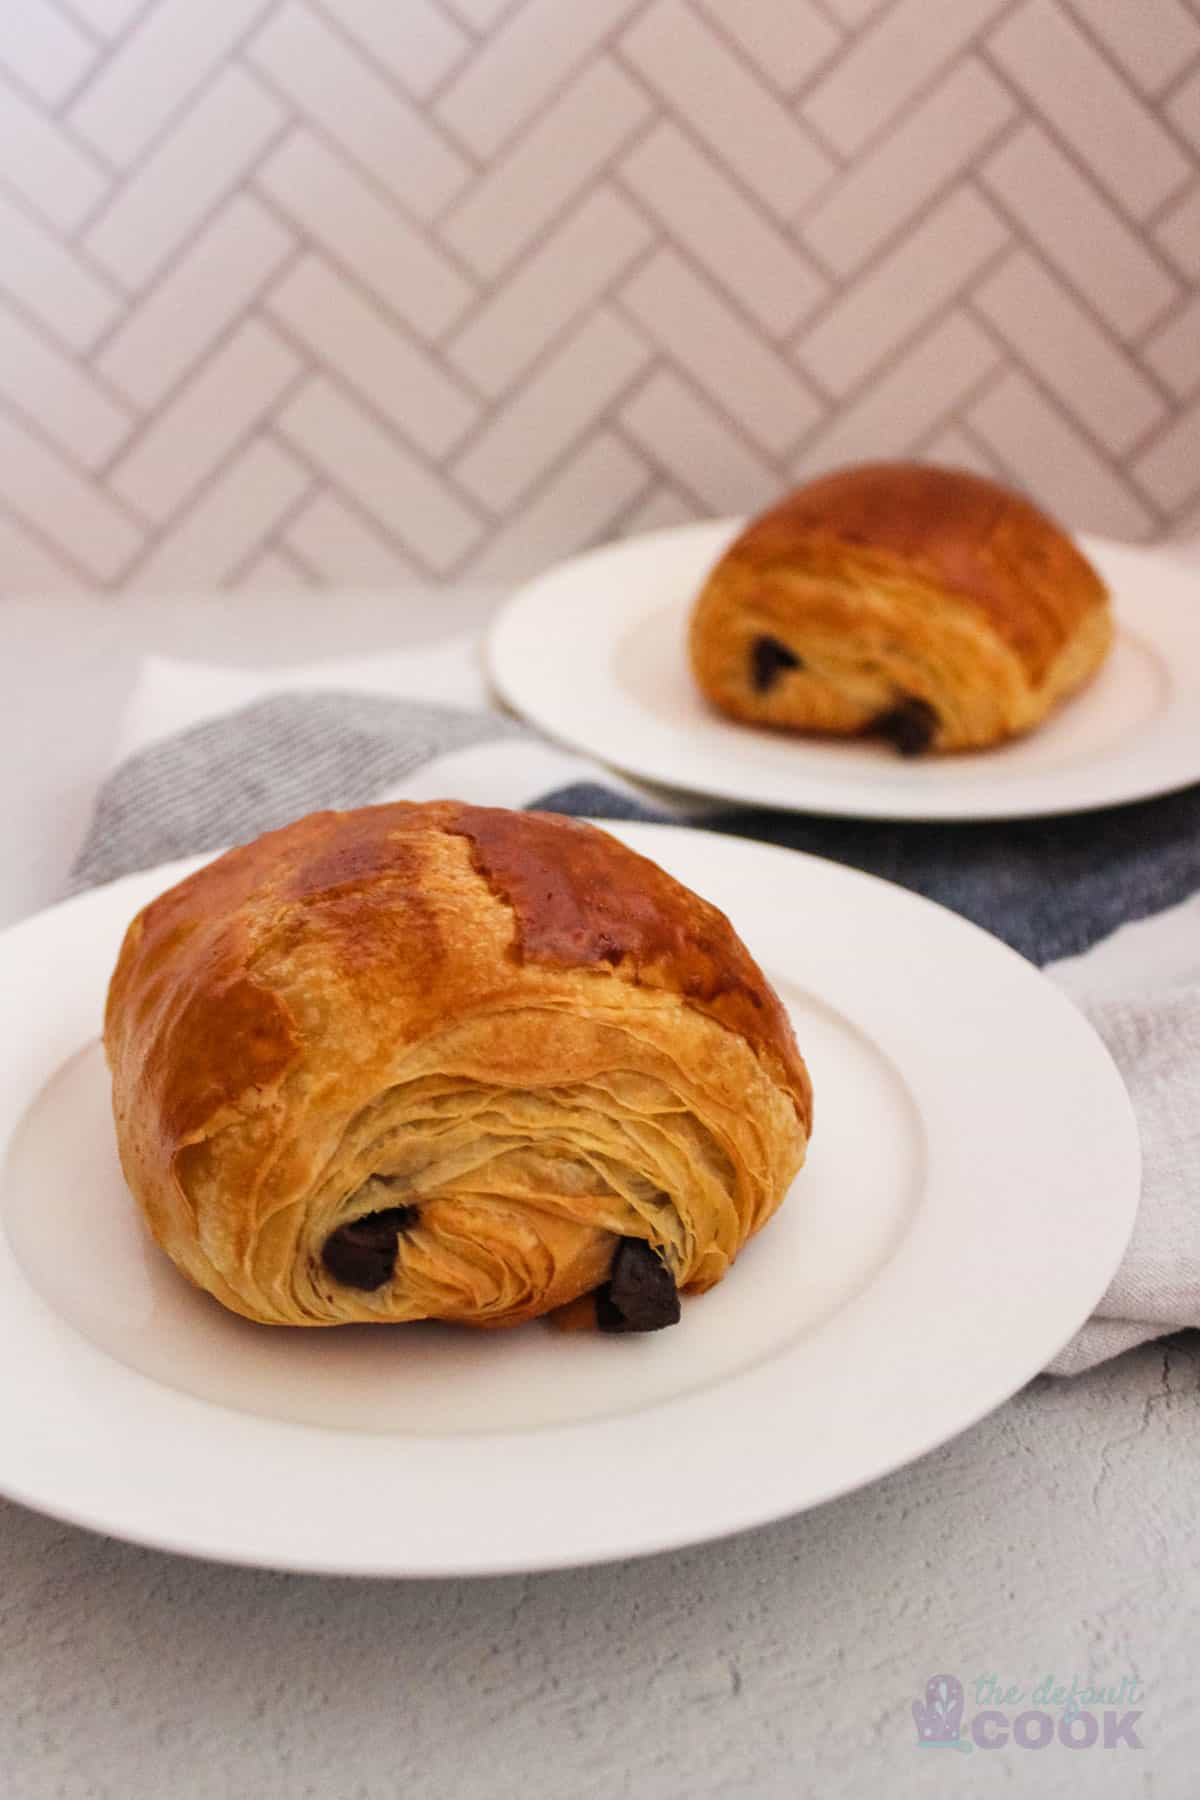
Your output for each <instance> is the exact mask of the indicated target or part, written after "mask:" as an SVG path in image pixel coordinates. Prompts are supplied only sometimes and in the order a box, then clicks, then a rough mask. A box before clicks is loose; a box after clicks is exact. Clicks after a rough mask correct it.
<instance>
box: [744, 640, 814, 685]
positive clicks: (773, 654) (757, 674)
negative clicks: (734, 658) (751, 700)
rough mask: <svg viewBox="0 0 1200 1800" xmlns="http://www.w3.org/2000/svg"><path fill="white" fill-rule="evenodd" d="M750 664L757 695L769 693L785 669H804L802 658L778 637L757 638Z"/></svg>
mask: <svg viewBox="0 0 1200 1800" xmlns="http://www.w3.org/2000/svg"><path fill="white" fill-rule="evenodd" d="M750 663H751V670H752V679H753V682H754V691H755V693H756V694H767V693H769V692H770V691H771V689H772V688H773V687H774V686H775V683H776V682H777V681H778V680H779V677H780V676H781V675H782V674H783V672H784V670H785V669H802V668H803V667H804V662H803V660H802V658H801V657H799V656H797V655H796V652H795V651H794V650H789V649H788V647H787V645H786V644H781V643H780V641H779V639H778V638H776V637H757V638H755V640H754V648H753V650H752V651H751V652H750Z"/></svg>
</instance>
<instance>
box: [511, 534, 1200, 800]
mask: <svg viewBox="0 0 1200 1800" xmlns="http://www.w3.org/2000/svg"><path fill="white" fill-rule="evenodd" d="M742 524H743V521H742V520H740V519H735V520H728V519H726V520H717V521H715V522H713V523H711V524H707V523H706V524H701V525H687V526H682V527H680V528H678V529H675V530H672V531H659V532H653V533H650V534H649V535H647V536H644V537H639V538H634V539H631V540H630V541H629V542H627V543H620V544H611V545H607V546H605V547H604V548H603V549H601V550H593V551H590V552H589V553H588V554H586V555H584V556H578V557H575V558H574V559H572V560H571V561H570V562H566V563H562V564H560V565H559V566H558V567H557V568H554V569H551V570H549V571H548V572H547V573H546V574H544V575H541V576H539V577H538V578H537V579H536V580H535V581H533V582H530V583H529V584H528V585H527V586H526V587H525V588H523V589H521V590H520V592H518V593H517V594H516V595H514V596H513V598H512V599H511V600H510V601H509V603H508V605H507V606H506V607H505V608H504V609H503V610H502V612H501V613H500V614H499V615H498V617H497V618H496V621H495V623H494V624H493V627H492V630H491V634H490V638H489V643H488V658H489V665H490V670H491V675H492V679H493V680H494V682H495V684H496V686H497V688H498V689H499V691H500V693H501V694H502V695H503V697H504V699H505V700H507V701H508V703H509V704H510V705H511V706H513V707H515V708H516V710H517V711H518V712H520V713H523V714H524V715H525V716H526V718H528V719H530V720H531V721H532V722H533V723H534V724H535V725H538V726H540V727H541V729H542V730H544V731H546V732H548V733H549V734H550V735H551V736H552V737H555V738H557V739H559V740H560V741H561V742H562V743H565V744H568V745H570V746H571V747H572V748H573V749H576V750H582V751H584V752H586V753H587V754H588V755H590V756H594V757H596V758H598V759H599V760H600V761H602V762H607V763H610V764H612V765H613V766H614V767H615V768H619V769H622V770H624V771H625V772H626V773H628V774H630V775H634V776H640V777H641V778H642V779H643V780H646V781H652V782H658V783H661V784H664V785H666V786H668V787H673V788H680V789H683V790H685V791H691V792H693V793H697V794H705V795H710V796H713V797H714V798H717V799H722V800H729V801H734V802H737V803H739V804H742V805H749V806H770V807H777V808H781V809H783V810H786V811H798V812H818V813H833V814H840V815H842V816H854V817H862V818H881V819H1001V818H1028V817H1033V816H1036V815H1039V814H1048V813H1068V812H1086V811H1089V810H1092V809H1094V808H1096V807H1102V806H1113V805H1117V804H1120V803H1123V802H1126V801H1130V800H1141V799H1145V798H1148V797H1149V796H1151V795H1153V794H1161V793H1167V792H1169V791H1171V790H1172V789H1175V788H1181V787H1186V786H1188V785H1189V784H1190V783H1191V782H1193V781H1200V626H1198V624H1197V620H1198V618H1200V580H1198V579H1197V577H1196V575H1195V574H1194V573H1192V572H1190V571H1189V570H1188V569H1186V568H1185V567H1183V566H1182V565H1181V564H1179V563H1176V562H1173V561H1171V560H1170V559H1169V558H1168V557H1165V556H1161V555H1155V554H1153V553H1151V552H1148V551H1144V550H1136V549H1132V548H1130V547H1129V546H1127V545H1121V544H1110V543H1107V542H1105V541H1104V540H1103V539H1099V538H1085V539H1082V540H1081V542H1082V545H1083V549H1084V550H1085V552H1086V554H1087V555H1088V556H1089V557H1091V558H1092V560H1093V561H1094V562H1095V564H1096V566H1097V567H1098V568H1099V569H1100V572H1101V573H1102V575H1103V576H1104V578H1105V580H1106V581H1107V582H1108V583H1109V586H1110V588H1111V589H1112V593H1113V598H1114V602H1115V612H1116V620H1117V641H1116V643H1115V645H1114V648H1113V651H1112V654H1111V655H1110V657H1109V659H1108V661H1107V663H1106V664H1105V666H1104V668H1103V669H1102V670H1101V672H1100V674H1099V675H1098V676H1097V678H1096V680H1095V681H1094V682H1092V683H1091V684H1090V685H1089V686H1088V687H1087V688H1086V689H1085V690H1084V691H1083V692H1082V693H1081V694H1079V695H1078V696H1076V697H1075V698H1074V699H1073V700H1071V701H1069V702H1068V703H1067V704H1066V705H1065V706H1063V707H1062V708H1061V709H1060V710H1059V711H1058V712H1057V713H1056V714H1054V716H1053V717H1052V718H1050V719H1049V720H1048V721H1047V722H1046V723H1045V724H1044V725H1043V726H1042V727H1041V728H1040V729H1039V730H1038V731H1036V732H1034V733H1033V734H1032V735H1030V736H1029V737H1026V738H1021V739H1019V740H1017V741H1016V742H1013V743H1011V744H1005V745H1002V746H1001V747H999V748H998V749H994V750H988V751H985V752H980V753H975V754H968V755H958V756H952V757H929V758H914V759H911V760H909V759H905V758H903V757H900V756H898V755H897V754H896V752H895V751H894V750H891V749H889V748H888V747H887V746H886V745H882V744H876V743H871V742H868V741H865V740H861V739H854V740H844V741H841V742H838V741H826V740H818V739H815V738H804V737H796V736H791V735H789V734H786V733H781V732H776V731H768V730H763V729H759V728H757V727H755V726H752V725H743V724H739V723H737V722H736V721H735V720H732V719H727V718H724V717H723V716H722V715H720V714H719V713H716V712H714V711H713V710H712V708H711V707H709V706H708V705H707V704H706V703H705V701H704V700H703V699H702V698H701V695H700V693H699V690H698V689H697V687H696V684H695V682H694V680H693V678H692V675H691V671H690V669H689V667H688V662H687V656H686V650H685V642H686V632H687V623H688V617H689V613H690V611H691V607H692V603H693V601H694V600H695V597H696V595H697V593H698V592H699V590H700V586H701V584H702V582H703V580H704V577H705V575H706V573H707V571H708V570H709V569H710V568H711V566H712V564H713V563H714V562H715V561H716V559H717V557H718V556H719V555H720V554H721V552H722V551H723V550H724V549H725V547H726V545H727V544H728V543H729V542H730V541H731V539H732V538H733V537H734V536H735V535H736V533H737V532H738V531H740V530H741V528H742Z"/></svg>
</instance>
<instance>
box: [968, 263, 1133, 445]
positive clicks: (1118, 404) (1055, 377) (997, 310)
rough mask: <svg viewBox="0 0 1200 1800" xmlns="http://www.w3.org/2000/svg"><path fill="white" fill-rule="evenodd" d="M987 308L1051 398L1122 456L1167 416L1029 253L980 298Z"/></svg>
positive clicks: (993, 278)
mask: <svg viewBox="0 0 1200 1800" xmlns="http://www.w3.org/2000/svg"><path fill="white" fill-rule="evenodd" d="M973 298H974V302H975V304H976V306H977V307H978V308H979V310H980V311H981V312H982V313H983V314H984V316H985V317H986V318H988V319H989V320H990V321H991V323H992V324H993V326H994V327H995V328H996V330H997V331H998V332H999V333H1000V335H1001V337H1003V338H1004V339H1005V340H1006V342H1007V343H1009V344H1011V345H1012V347H1013V349H1014V350H1016V352H1017V353H1018V355H1019V356H1020V357H1021V358H1022V359H1023V360H1024V361H1025V362H1026V363H1027V364H1028V366H1029V367H1030V368H1031V369H1032V370H1034V372H1035V373H1036V374H1037V375H1039V376H1040V377H1041V379H1042V381H1043V382H1044V383H1045V385H1046V386H1047V387H1048V388H1049V389H1050V391H1051V393H1053V394H1056V395H1057V396H1058V398H1059V400H1061V401H1062V403H1063V405H1064V406H1065V407H1067V409H1068V410H1069V411H1070V412H1072V413H1074V415H1075V417H1076V418H1077V419H1079V420H1080V421H1081V422H1082V423H1083V424H1084V425H1086V426H1087V427H1088V429H1089V430H1090V431H1092V432H1093V433H1094V434H1095V436H1096V437H1098V438H1099V439H1100V441H1101V443H1102V444H1103V445H1104V446H1105V448H1106V449H1108V450H1110V451H1112V452H1113V454H1114V455H1118V454H1120V452H1121V451H1123V450H1127V449H1128V448H1129V446H1130V445H1131V444H1132V443H1134V442H1135V441H1136V440H1137V439H1138V438H1139V437H1141V436H1143V434H1144V433H1145V432H1147V431H1148V430H1149V429H1150V427H1151V426H1152V425H1154V424H1156V423H1157V421H1158V420H1159V419H1161V417H1162V415H1163V411H1164V407H1163V402H1162V401H1161V400H1160V399H1159V397H1158V395H1157V394H1156V393H1155V391H1154V389H1153V388H1152V387H1151V385H1150V383H1149V382H1148V381H1147V380H1146V378H1145V376H1144V375H1142V374H1141V373H1140V371H1139V370H1138V369H1137V368H1136V367H1135V366H1134V364H1133V362H1132V361H1131V360H1130V359H1129V357H1127V356H1126V355H1125V353H1124V351H1123V350H1122V349H1121V348H1120V346H1119V345H1118V344H1117V343H1116V342H1115V341H1114V340H1113V339H1112V338H1110V337H1108V336H1107V334H1106V333H1105V332H1103V331H1101V329H1100V328H1099V326H1098V325H1095V324H1094V323H1093V322H1092V320H1091V318H1090V317H1089V316H1088V314H1087V313H1086V312H1085V311H1084V310H1083V308H1082V307H1081V306H1080V305H1079V303H1078V302H1077V301H1076V300H1075V299H1074V298H1073V297H1072V295H1070V294H1069V293H1068V292H1067V290H1066V289H1065V288H1064V287H1062V286H1061V284H1060V283H1059V282H1058V281H1057V280H1056V279H1055V278H1054V276H1053V275H1052V274H1051V273H1050V271H1049V270H1048V269H1046V268H1044V267H1043V266H1042V265H1041V264H1040V263H1039V262H1038V261H1037V259H1036V258H1035V257H1033V256H1032V255H1030V253H1029V251H1027V250H1015V251H1014V252H1013V254H1012V255H1011V256H1008V257H1006V258H1005V259H1004V262H1003V263H1002V264H1001V266H1000V267H999V269H997V270H996V271H995V273H994V274H992V275H990V276H989V277H988V279H987V280H986V281H985V282H984V283H983V284H982V286H981V287H979V288H978V289H977V290H976V292H975V294H974V296H973Z"/></svg>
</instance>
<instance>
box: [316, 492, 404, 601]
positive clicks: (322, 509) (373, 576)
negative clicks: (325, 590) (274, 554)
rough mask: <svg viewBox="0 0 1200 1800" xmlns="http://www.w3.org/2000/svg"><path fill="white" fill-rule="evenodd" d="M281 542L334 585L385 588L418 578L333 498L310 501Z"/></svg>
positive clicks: (390, 546) (357, 515) (385, 542)
mask: <svg viewBox="0 0 1200 1800" xmlns="http://www.w3.org/2000/svg"><path fill="white" fill-rule="evenodd" d="M284 542H285V544H286V545H287V546H288V547H289V548H291V549H293V550H294V551H295V552H296V555H297V556H299V557H300V558H301V559H302V561H303V562H304V564H305V566H306V567H307V568H309V569H312V570H313V572H314V573H315V574H317V575H319V576H320V577H321V579H322V581H327V582H330V583H332V584H333V585H335V586H340V587H383V588H387V587H392V586H394V585H395V583H396V582H410V581H413V580H415V579H416V578H417V570H416V568H415V567H414V565H413V564H412V563H410V562H409V560H408V558H407V557H405V556H402V555H401V554H400V551H399V550H398V549H397V548H396V546H395V545H394V544H392V543H389V542H388V540H387V539H386V538H385V537H383V536H382V535H381V534H380V532H378V531H377V530H376V529H375V527H374V526H373V525H371V524H368V522H367V520H366V519H365V518H364V517H363V515H362V514H361V513H358V512H355V511H353V510H352V509H351V508H350V507H349V506H347V505H346V504H345V503H344V502H343V501H341V500H339V499H338V497H337V495H336V494H330V493H320V494H318V495H317V496H316V498H315V499H314V500H310V501H309V503H308V505H307V506H306V507H304V509H303V510H302V511H301V512H299V513H298V514H297V515H296V517H295V518H294V519H293V520H292V522H291V524H290V525H289V526H288V528H287V531H286V532H285V533H284Z"/></svg>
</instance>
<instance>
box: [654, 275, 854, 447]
mask: <svg viewBox="0 0 1200 1800" xmlns="http://www.w3.org/2000/svg"><path fill="white" fill-rule="evenodd" d="M620 300H621V304H622V305H623V306H625V307H627V308H628V309H629V311H630V312H632V313H633V315H634V317H635V318H636V319H637V320H638V322H639V323H640V324H641V326H642V328H643V330H644V331H645V332H646V334H647V336H648V337H650V338H652V339H653V341H654V342H655V343H656V344H657V345H658V347H659V348H660V350H662V351H664V352H665V353H666V355H667V356H669V357H671V358H673V359H674V360H675V361H676V362H678V363H679V364H680V365H681V366H682V367H683V368H684V369H686V370H687V372H688V374H690V375H691V377H692V379H693V380H694V381H695V382H696V383H697V385H698V386H700V387H702V388H703V389H704V390H705V392H706V393H707V394H708V396H709V397H710V399H712V400H714V401H716V402H717V403H718V404H719V405H720V406H722V407H724V409H725V411H726V412H727V413H729V414H730V415H731V417H733V418H735V419H736V420H737V421H738V423H739V424H740V425H741V427H742V429H743V431H745V432H747V433H748V435H749V436H750V437H752V438H754V439H755V440H756V441H757V442H758V443H759V444H761V445H762V447H763V449H764V450H767V451H770V452H775V453H780V452H782V451H784V450H786V449H788V447H789V446H790V445H792V444H795V443H796V442H797V440H798V439H799V438H800V437H801V436H802V435H803V433H804V432H806V431H808V430H809V429H810V427H811V426H813V425H814V424H815V423H816V422H817V420H818V419H819V418H820V416H821V411H822V408H821V405H820V402H819V401H818V400H816V399H815V398H814V397H813V395H812V393H811V391H810V390H809V389H808V388H807V387H806V386H805V385H804V383H803V382H802V381H801V380H800V379H799V377H798V376H797V375H796V373H795V371H794V370H793V369H792V368H791V367H790V366H789V365H788V364H787V363H786V362H785V361H784V360H783V358H782V356H780V355H779V354H778V352H777V351H775V350H773V349H772V348H771V347H770V345H768V344H765V343H764V342H763V341H762V338H761V337H760V336H758V334H757V333H756V332H754V331H752V330H751V329H750V327H749V326H748V325H747V324H745V323H744V322H743V320H742V319H741V318H740V317H739V316H738V314H737V313H735V312H734V311H733V309H732V307H730V306H728V305H727V304H726V302H725V301H724V300H722V299H721V298H720V297H719V296H718V295H717V294H716V293H714V291H713V289H712V288H711V287H710V286H709V284H708V282H707V281H704V280H703V279H702V278H701V277H700V276H698V275H697V274H696V273H695V271H694V270H693V269H691V268H689V266H688V265H687V263H685V262H684V260H683V258H682V257H681V256H679V255H678V253H677V252H676V251H674V250H672V249H670V248H666V249H663V250H660V251H659V252H658V254H657V255H656V256H655V257H654V258H653V259H652V260H651V261H650V262H649V263H647V264H646V265H645V267H644V268H641V269H639V270H638V272H637V274H636V275H634V276H633V277H632V279H631V280H630V281H628V282H627V283H626V284H625V286H624V287H622V288H621V290H620Z"/></svg>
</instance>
